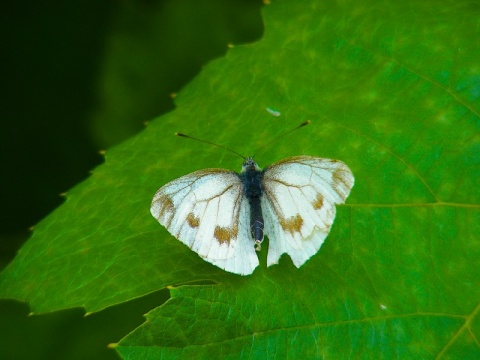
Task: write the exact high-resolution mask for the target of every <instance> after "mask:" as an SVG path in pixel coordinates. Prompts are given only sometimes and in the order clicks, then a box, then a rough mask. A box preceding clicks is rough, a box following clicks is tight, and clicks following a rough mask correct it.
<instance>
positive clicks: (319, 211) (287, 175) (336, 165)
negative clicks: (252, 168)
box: [262, 156, 354, 267]
mask: <svg viewBox="0 0 480 360" xmlns="http://www.w3.org/2000/svg"><path fill="white" fill-rule="evenodd" d="M262 184H263V188H264V191H265V194H264V196H263V197H262V210H263V215H264V219H265V234H266V235H267V236H268V240H269V248H268V257H267V265H268V266H270V265H273V264H277V263H278V260H279V259H280V256H281V255H282V254H283V253H287V254H288V255H290V257H291V258H292V261H293V263H294V264H295V266H297V267H300V266H301V265H303V264H304V263H305V261H307V260H308V259H309V258H310V257H311V256H313V255H314V254H315V253H316V252H317V251H318V249H319V248H320V246H321V245H322V243H323V241H324V239H325V238H326V237H327V235H328V233H329V232H330V228H331V226H332V224H333V220H334V219H335V204H342V203H344V202H345V199H346V198H347V197H348V195H349V193H350V190H351V188H352V187H353V184H354V178H353V174H352V172H351V171H350V169H349V168H348V166H347V165H345V164H344V163H343V162H341V161H339V160H332V159H322V158H316V157H311V156H294V157H290V158H287V159H284V160H281V161H278V162H276V163H274V164H272V165H270V166H268V167H266V168H265V170H264V176H263V182H262Z"/></svg>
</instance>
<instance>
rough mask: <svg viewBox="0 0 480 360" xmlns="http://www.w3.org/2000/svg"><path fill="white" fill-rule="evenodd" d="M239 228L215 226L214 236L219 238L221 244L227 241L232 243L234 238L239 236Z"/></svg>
mask: <svg viewBox="0 0 480 360" xmlns="http://www.w3.org/2000/svg"><path fill="white" fill-rule="evenodd" d="M237 233H238V228H237V227H236V226H234V227H233V228H226V227H221V226H215V231H214V232H213V236H214V237H215V239H217V240H218V242H219V243H220V244H223V243H227V244H230V240H232V238H235V237H237Z"/></svg>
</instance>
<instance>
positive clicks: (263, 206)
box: [150, 156, 354, 275]
mask: <svg viewBox="0 0 480 360" xmlns="http://www.w3.org/2000/svg"><path fill="white" fill-rule="evenodd" d="M353 184H354V177H353V174H352V172H351V171H350V169H349V168H348V166H347V165H345V164H344V163H343V162H341V161H339V160H332V159H323V158H317V157H312V156H293V157H289V158H286V159H283V160H280V161H278V162H276V163H274V164H272V165H269V166H267V167H266V168H265V169H264V170H261V169H260V168H259V167H258V165H257V164H256V162H255V161H254V160H253V159H251V158H248V159H246V160H245V162H244V163H243V166H242V171H241V172H240V173H236V172H234V171H231V170H224V169H204V170H198V171H195V172H193V173H190V174H187V175H184V176H182V177H180V178H178V179H175V180H173V181H171V182H169V183H168V184H166V185H164V186H163V187H161V188H160V189H159V190H158V191H157V192H156V194H155V196H154V197H153V201H152V205H151V209H150V210H151V213H152V215H153V216H154V217H155V218H156V219H157V220H158V221H159V222H160V224H162V225H163V226H165V227H166V228H167V230H168V231H169V232H170V233H171V234H172V235H173V236H175V237H176V238H177V239H179V240H180V241H182V242H183V243H185V244H186V245H187V246H189V247H190V248H191V249H192V250H194V251H195V252H197V253H198V254H199V255H200V256H201V257H202V258H203V259H204V260H206V261H208V262H210V263H212V264H214V265H216V266H218V267H220V268H222V269H224V270H226V271H229V272H232V273H236V274H240V275H248V274H251V273H252V272H253V271H254V269H255V268H256V267H257V266H258V264H259V261H258V256H257V254H256V251H255V250H257V251H259V250H260V244H261V242H262V241H263V237H264V234H265V235H266V236H268V238H269V246H268V255H267V265H268V266H270V265H273V264H277V263H278V261H279V259H280V257H281V255H282V254H284V253H287V254H288V255H289V256H290V257H291V259H292V261H293V263H294V265H295V266H297V267H300V266H301V265H303V264H304V263H305V262H306V261H307V260H308V259H309V258H310V257H311V256H313V255H314V254H315V253H316V252H317V251H318V250H319V248H320V246H321V245H322V243H323V241H324V239H325V238H326V236H327V235H328V233H329V231H330V228H331V226H332V224H333V220H334V218H335V212H336V210H335V204H341V203H344V202H345V199H346V198H347V196H348V195H349V193H350V190H351V188H352V187H353Z"/></svg>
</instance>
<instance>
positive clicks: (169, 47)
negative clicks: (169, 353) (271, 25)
mask: <svg viewBox="0 0 480 360" xmlns="http://www.w3.org/2000/svg"><path fill="white" fill-rule="evenodd" d="M261 6H262V3H261V1H258V0H250V1H248V0H228V1H225V0H224V1H221V0H208V1H201V2H199V1H195V0H169V1H163V0H162V1H153V0H143V1H140V0H130V1H120V2H114V1H104V2H98V1H79V0H71V1H68V2H63V1H55V0H46V1H41V2H38V1H31V0H30V1H22V2H9V3H3V4H2V5H1V11H0V16H1V21H0V33H1V37H2V56H1V66H0V71H1V73H0V78H1V79H2V81H1V82H0V84H1V85H0V86H1V100H0V101H1V103H0V105H1V106H0V111H1V127H2V130H1V131H0V146H1V149H0V157H1V162H0V164H1V167H2V171H1V174H2V175H1V177H0V181H1V183H0V188H1V189H2V191H1V194H2V200H1V202H0V204H1V205H0V206H1V212H0V215H1V216H0V268H3V267H5V266H6V265H7V263H8V262H9V261H10V260H11V259H12V258H13V257H14V256H15V252H16V250H17V249H18V248H19V247H20V246H21V244H22V243H23V242H24V241H26V239H27V238H28V236H29V232H28V228H29V227H31V226H32V225H34V224H35V223H37V222H38V221H39V220H40V219H42V218H43V217H45V216H46V215H47V214H48V213H49V212H51V211H52V210H53V209H54V208H56V207H57V206H59V205H60V204H61V203H62V202H63V200H62V198H61V197H60V196H59V194H60V193H63V192H66V191H68V190H69V188H71V187H72V186H74V185H75V184H76V183H78V182H80V181H82V180H83V179H85V178H87V177H88V176H89V171H90V170H92V169H93V168H94V167H95V166H97V165H99V164H100V163H101V162H102V161H103V159H102V156H101V155H100V154H99V150H102V149H107V148H109V147H110V146H112V145H114V144H116V143H120V142H121V141H122V140H124V139H126V138H128V137H129V136H131V135H133V134H135V133H136V132H138V131H141V129H142V128H143V122H145V121H147V120H150V119H152V118H154V117H157V116H159V115H161V114H162V113H165V112H167V111H170V110H172V109H173V108H174V106H173V101H172V99H171V97H170V96H169V95H170V94H171V93H173V92H177V91H179V90H180V89H181V88H182V86H184V85H185V84H186V83H187V82H188V81H189V80H190V79H192V78H193V77H194V76H195V75H196V74H197V73H198V72H199V71H200V69H201V67H202V66H203V65H205V64H206V63H207V62H208V61H209V60H211V59H213V58H216V57H219V56H222V55H223V54H225V52H226V51H227V44H228V43H235V44H239V43H246V42H252V41H255V40H258V39H259V38H260V37H261V35H262V31H263V27H262V20H261V15H260V8H261ZM167 296H168V295H167V292H166V291H160V292H158V293H156V294H152V295H151V296H148V297H145V298H143V299H140V300H134V301H132V302H130V303H128V304H124V305H120V306H116V307H113V308H110V309H107V310H105V311H102V312H100V313H96V314H94V315H92V316H91V317H87V318H83V310H81V309H74V310H65V311H60V312H56V313H53V314H46V315H41V316H32V317H27V314H28V313H29V309H28V306H27V305H26V304H20V303H17V302H13V301H4V300H2V301H0V358H2V359H3V358H9V359H10V358H14V357H15V358H22V359H25V358H29V359H40V358H45V359H72V358H78V359H85V358H90V359H91V358H94V357H97V358H102V359H103V358H118V357H117V355H116V354H115V352H114V351H113V350H109V349H107V348H106V347H105V344H108V343H110V342H115V341H118V340H119V339H120V338H122V337H123V336H124V335H125V334H127V333H128V332H129V331H130V330H132V329H133V328H135V327H136V326H138V325H139V324H140V323H141V322H142V321H143V317H142V314H144V313H146V312H147V311H149V310H150V309H152V308H153V307H155V306H157V305H158V304H160V303H162V302H163V301H165V299H166V297H167Z"/></svg>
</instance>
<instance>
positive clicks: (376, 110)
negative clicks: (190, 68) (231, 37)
mask: <svg viewBox="0 0 480 360" xmlns="http://www.w3.org/2000/svg"><path fill="white" fill-rule="evenodd" d="M477 12H478V5H476V4H474V3H471V2H468V1H457V2H455V3H444V2H435V1H426V2H390V3H385V2H381V3H380V2H376V1H373V0H372V1H367V2H361V3H359V2H354V1H347V2H342V3H338V4H336V3H333V2H327V1H325V2H318V1H310V2H301V3H300V2H293V1H286V0H284V1H280V0H279V1H275V2H273V4H272V5H270V6H267V7H266V9H265V11H264V15H265V36H264V38H263V39H262V40H261V41H259V42H258V43H255V44H252V45H246V46H238V47H234V48H232V49H230V50H229V52H228V53H227V55H226V57H225V58H222V59H218V60H216V61H213V62H212V63H210V64H209V65H208V66H207V67H206V68H205V69H204V71H203V72H202V73H201V74H200V75H199V76H198V77H197V78H196V79H195V81H193V82H192V83H191V84H189V85H188V86H187V87H186V88H185V89H184V90H183V91H182V92H181V94H180V95H179V96H178V98H177V99H176V104H177V106H178V108H177V109H176V110H175V111H173V112H172V113H170V114H168V115H167V116H164V117H162V118H161V119H158V120H156V121H154V122H152V123H151V124H150V125H149V126H148V128H147V129H146V130H145V131H143V132H142V133H141V134H140V135H138V136H136V137H135V138H132V139H131V140H130V141H127V142H125V143H123V144H122V145H120V146H117V147H115V148H113V149H112V150H111V151H109V152H108V153H107V156H106V162H105V164H104V165H102V166H101V167H99V168H97V169H96V170H95V171H94V173H93V175H92V176H91V178H90V179H89V180H87V181H85V182H84V183H82V184H80V185H78V186H77V187H75V188H74V189H72V191H71V192H70V193H69V194H68V197H67V201H66V203H65V204H64V205H63V206H62V207H61V208H59V209H58V210H57V211H55V212H54V213H53V214H51V215H50V216H49V217H48V218H47V219H45V220H44V221H42V222H41V223H40V224H39V225H38V226H37V228H36V230H35V232H34V235H33V236H32V238H31V239H30V240H29V241H28V242H27V244H26V245H25V246H24V247H23V248H22V249H21V251H20V252H19V254H18V256H17V258H16V259H15V261H14V262H13V263H12V264H11V265H10V266H9V267H8V268H7V269H6V270H5V272H4V273H3V274H2V277H1V278H0V294H1V295H2V296H4V297H14V298H17V299H20V300H25V301H29V302H30V304H31V307H32V310H33V311H36V312H45V311H53V310H57V309H62V308H66V307H72V306H85V307H86V309H87V310H88V311H98V310H100V309H102V308H104V307H106V306H110V305H113V304H116V303H119V302H123V301H126V300H129V299H131V298H134V297H138V296H142V295H144V294H147V293H150V292H152V291H155V290H158V289H161V288H162V287H165V286H167V285H179V284H185V283H191V282H195V281H197V282H198V281H214V282H216V284H214V285H196V286H192V285H186V286H180V287H175V288H173V289H172V298H171V299H170V300H169V301H168V302H167V303H166V304H165V305H164V306H162V307H160V308H157V309H155V310H153V311H152V312H151V313H149V315H148V318H147V322H146V323H145V324H144V325H143V326H142V327H140V328H139V329H138V330H137V331H135V332H133V333H131V334H130V335H129V336H127V337H126V338H125V339H124V340H122V341H121V342H120V344H119V345H118V347H117V350H118V352H119V353H120V354H121V355H122V356H124V357H126V358H129V357H134V356H135V357H136V356H139V357H140V356H141V357H146V356H151V357H160V356H164V357H168V358H171V357H179V358H180V357H181V358H185V357H186V356H191V357H194V356H195V357H200V356H204V357H207V356H208V357H222V358H223V357H230V358H246V357H255V358H257V357H258V358H260V357H262V358H265V357H267V358H272V357H275V358H277V357H278V358H286V357H290V358H297V357H307V358H313V357H320V356H325V357H330V358H343V357H355V358H371V357H383V358H393V357H397V358H409V357H412V358H434V357H437V358H472V359H473V358H478V357H480V340H479V339H480V326H479V312H480V302H479V299H480V286H479V285H480V271H479V270H480V246H479V235H478V234H479V233H480V205H479V203H480V191H479V185H480V184H479V178H480V177H479V169H480V136H479V130H480V128H479V124H480V121H479V119H480V116H479V114H480V67H479V66H478V59H479V58H480V48H479V47H478V40H476V39H478V38H480V34H479V32H480V26H479V25H480V21H479V20H478V16H476V13H477ZM267 108H270V109H275V110H278V111H279V112H280V113H281V115H280V116H278V117H276V116H273V115H272V114H271V113H269V112H268V111H267ZM307 119H310V120H312V125H311V126H310V127H307V128H304V129H302V130H300V131H298V132H296V133H294V134H291V135H289V137H288V138H283V139H282V140H280V141H279V142H277V143H275V144H274V145H273V146H271V147H270V148H268V150H266V151H264V152H262V153H261V154H260V155H259V156H257V161H258V162H259V164H260V165H261V166H262V165H267V164H268V163H271V162H273V161H275V160H279V159H281V158H283V157H287V156H291V155H300V154H308V155H313V156H321V157H329V158H337V159H340V160H343V161H344V162H346V163H347V164H348V165H349V166H350V168H351V169H352V170H353V173H354V174H355V178H356V184H355V187H354V189H353V191H352V194H351V195H350V198H349V199H348V201H347V204H346V205H344V206H338V214H337V219H336V221H335V224H334V226H333V228H332V232H331V234H330V235H329V237H328V238H327V240H326V242H325V244H324V245H323V247H322V249H321V250H320V251H319V253H318V254H317V255H316V256H314V257H313V258H312V259H311V260H310V261H308V262H307V264H305V265H304V266H303V267H301V268H300V269H297V268H295V267H294V266H293V265H292V263H291V261H290V259H289V258H288V257H286V256H284V257H283V258H282V259H281V261H280V264H279V265H278V266H273V267H271V268H266V267H265V256H266V251H265V250H266V247H264V251H263V252H262V253H261V254H260V257H261V266H260V268H259V269H257V270H256V271H255V273H254V274H253V275H252V276H248V277H239V276H236V275H233V274H229V273H226V272H224V271H222V270H220V269H218V268H216V267H214V266H212V265H210V264H208V263H206V262H204V261H203V260H202V259H200V257H198V256H197V255H196V254H195V253H193V252H192V251H190V250H189V249H188V248H187V247H186V246H184V245H182V244H181V243H180V242H178V241H177V240H175V239H173V238H172V237H171V236H170V235H169V234H168V233H167V231H166V230H165V229H164V228H162V227H161V226H159V225H158V223H156V221H155V219H153V218H152V217H151V215H150V213H149V205H150V201H151V198H152V196H153V194H154V192H155V191H156V190H157V188H158V187H160V186H161V185H163V184H165V183H166V182H168V181H169V180H172V179H174V178H176V177H178V176H181V175H183V174H186V173H188V172H191V171H193V170H197V169H201V168H205V167H224V168H232V169H235V168H237V169H238V168H239V167H240V163H241V160H239V159H238V158H235V157H234V156H232V155H231V154H230V153H227V152H224V151H222V150H219V149H217V148H213V147H208V146H205V145H202V144H199V143H196V142H193V141H190V142H189V141H187V140H185V139H180V138H177V137H175V136H173V133H174V132H175V131H182V132H186V133H189V134H192V135H194V136H196V137H199V138H204V139H208V140H213V141H215V142H216V143H219V144H225V145H227V146H228V147H230V148H233V149H235V150H236V151H238V152H240V153H243V154H245V155H249V154H252V153H255V150H256V149H258V148H259V147H260V146H261V145H262V144H265V143H266V142H268V140H269V139H271V138H272V137H274V136H275V134H278V133H280V132H281V131H283V130H285V129H289V128H291V127H293V126H295V125H297V124H298V123H300V122H301V121H304V120H307Z"/></svg>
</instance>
